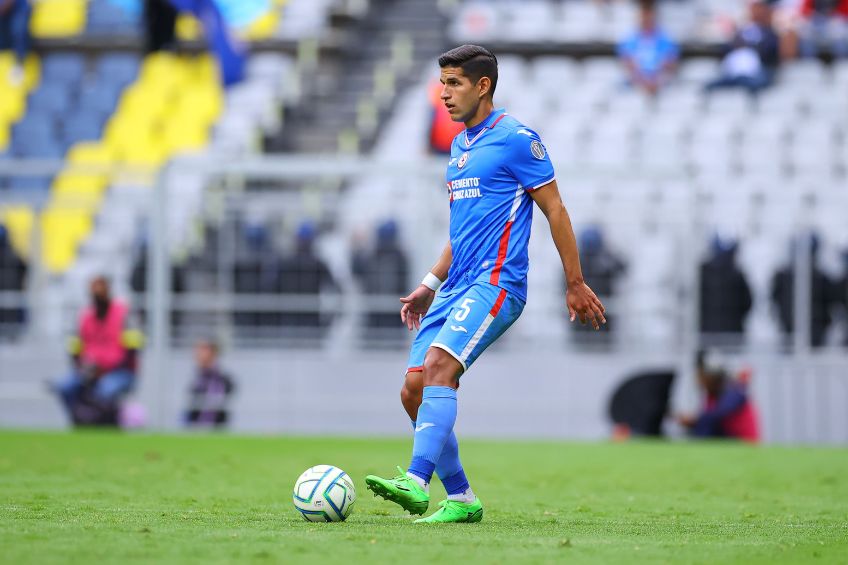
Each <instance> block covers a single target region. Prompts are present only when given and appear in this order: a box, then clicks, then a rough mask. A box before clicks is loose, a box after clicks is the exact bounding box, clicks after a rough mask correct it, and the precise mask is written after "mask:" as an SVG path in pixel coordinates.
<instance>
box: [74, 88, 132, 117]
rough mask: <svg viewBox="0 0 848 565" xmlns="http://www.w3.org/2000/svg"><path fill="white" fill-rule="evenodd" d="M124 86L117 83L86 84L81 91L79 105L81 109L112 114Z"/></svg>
mask: <svg viewBox="0 0 848 565" xmlns="http://www.w3.org/2000/svg"><path fill="white" fill-rule="evenodd" d="M121 90H122V87H121V86H120V85H117V84H111V83H107V84H103V83H100V82H98V83H97V84H86V85H84V86H83V87H82V88H81V89H80V92H79V98H78V100H77V107H78V108H79V109H80V111H89V110H94V111H97V112H100V113H103V114H111V113H112V111H113V110H114V109H115V106H116V105H117V103H118V98H119V97H120V95H121Z"/></svg>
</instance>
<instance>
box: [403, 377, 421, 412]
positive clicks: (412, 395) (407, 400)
mask: <svg viewBox="0 0 848 565" xmlns="http://www.w3.org/2000/svg"><path fill="white" fill-rule="evenodd" d="M400 401H401V403H402V404H403V405H404V407H406V408H417V407H418V406H419V405H420V404H421V389H420V388H415V387H413V386H410V384H409V382H405V383H403V386H402V387H401V389H400Z"/></svg>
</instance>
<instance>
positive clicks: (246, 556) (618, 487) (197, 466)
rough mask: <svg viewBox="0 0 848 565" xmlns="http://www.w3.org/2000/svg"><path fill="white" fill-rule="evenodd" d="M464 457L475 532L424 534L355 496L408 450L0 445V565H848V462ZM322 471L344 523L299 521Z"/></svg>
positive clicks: (389, 509)
mask: <svg viewBox="0 0 848 565" xmlns="http://www.w3.org/2000/svg"><path fill="white" fill-rule="evenodd" d="M461 447H462V452H463V459H464V461H465V465H466V469H467V471H468V474H469V476H470V478H471V482H472V486H473V487H474V489H475V491H477V493H478V494H479V495H480V497H481V499H482V500H483V502H484V504H485V507H486V515H485V518H484V520H483V522H482V523H481V524H460V525H441V526H439V525H436V526H431V525H427V526H421V525H414V524H412V523H411V519H410V518H409V517H408V516H407V515H405V514H403V513H402V512H401V511H400V510H399V509H397V508H396V507H394V506H393V505H391V504H389V503H387V502H384V501H382V499H375V498H373V497H372V496H371V495H370V493H369V492H368V491H367V490H366V489H365V486H364V483H363V481H362V478H363V477H364V476H365V475H366V474H368V473H372V472H376V473H383V474H389V473H392V472H393V471H394V467H395V465H396V464H405V463H406V459H407V454H408V451H409V442H408V441H405V440H384V439H379V440H366V439H357V440H351V439H317V438H316V439H312V438H310V439H306V438H298V439H290V438H270V437H269V438H255V437H236V436H218V435H209V436H152V435H118V434H111V433H94V432H88V433H69V434H62V433H55V434H53V433H17V432H0V505H1V506H0V562H3V563H14V564H19V563H39V564H41V563H60V562H61V563H86V564H90V563H107V562H120V563H132V562H157V563H162V562H170V563H211V562H214V563H235V562H253V563H305V562H311V563H329V562H332V563H349V562H362V563H425V562H430V563H458V562H460V560H462V561H468V562H472V560H473V562H479V563H505V564H507V563H546V562H565V561H567V562H574V563H632V562H645V563H745V564H749V563H775V562H782V563H804V562H809V563H846V562H848V451H846V450H845V449H789V448H763V447H760V448H751V447H746V446H738V445H723V444H702V445H693V444H666V443H631V444H626V445H609V444H568V443H562V444H561V443H507V442H482V441H473V442H472V441H465V442H462V446H461ZM319 463H329V464H334V465H337V466H339V467H342V468H343V469H345V470H346V471H347V472H348V473H349V474H350V475H351V476H352V477H353V478H354V480H355V481H356V485H357V491H358V495H359V498H358V500H357V502H356V506H355V508H354V512H353V514H352V515H351V517H350V518H349V519H348V521H347V522H345V523H340V524H310V523H307V522H305V521H303V520H302V518H301V517H300V516H299V515H298V514H297V513H296V512H295V510H294V509H293V507H292V505H291V491H292V484H293V482H294V480H295V478H297V476H298V475H299V474H300V472H301V471H303V470H304V469H306V468H307V467H309V466H311V465H314V464H319ZM433 490H434V492H433V498H434V499H435V500H440V499H441V496H442V495H443V492H444V491H442V489H441V486H434V489H433Z"/></svg>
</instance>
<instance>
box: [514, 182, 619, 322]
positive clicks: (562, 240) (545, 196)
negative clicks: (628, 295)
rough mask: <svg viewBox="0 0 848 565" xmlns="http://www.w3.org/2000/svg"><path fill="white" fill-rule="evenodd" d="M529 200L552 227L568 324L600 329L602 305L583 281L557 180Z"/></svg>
mask: <svg viewBox="0 0 848 565" xmlns="http://www.w3.org/2000/svg"><path fill="white" fill-rule="evenodd" d="M530 197H531V198H532V199H533V201H534V202H535V203H536V205H537V206H539V208H540V209H541V210H542V212H543V213H544V214H545V217H546V218H547V219H548V224H550V227H551V236H552V237H553V240H554V245H556V248H557V251H558V252H559V257H560V260H561V261H562V268H563V271H564V272H565V280H566V283H567V285H568V290H567V291H566V297H565V302H566V304H567V305H568V314H569V317H570V319H571V321H572V322H573V321H574V319H575V318H580V322H581V323H584V324H585V323H586V322H590V323H591V324H592V326H593V327H594V328H595V329H596V330H598V329H600V327H601V324H606V323H607V321H606V318H604V305H603V304H601V301H600V300H599V299H598V297H597V296H595V293H594V292H593V291H592V289H591V288H589V285H587V284H586V281H584V280H583V270H582V269H581V268H580V255H579V254H578V251H577V240H576V238H575V237H574V229H573V228H572V227H571V218H570V217H569V215H568V210H566V209H565V204H563V202H562V197H561V196H560V194H559V188H558V187H557V182H556V180H552V181H551V182H549V183H547V184H546V185H544V186H542V187H539V188H538V189H536V190H534V191H532V192H530Z"/></svg>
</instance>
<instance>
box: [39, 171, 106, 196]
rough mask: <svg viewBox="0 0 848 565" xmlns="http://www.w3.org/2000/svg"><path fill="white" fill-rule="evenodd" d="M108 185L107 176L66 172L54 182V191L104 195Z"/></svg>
mask: <svg viewBox="0 0 848 565" xmlns="http://www.w3.org/2000/svg"><path fill="white" fill-rule="evenodd" d="M108 183H109V179H108V177H107V176H106V175H102V174H94V173H82V172H76V171H72V170H65V171H63V172H61V173H59V174H58V175H56V178H55V179H54V180H53V190H54V191H58V192H83V193H88V194H102V192H103V191H104V190H105V189H106V185H107V184H108Z"/></svg>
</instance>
